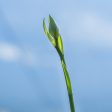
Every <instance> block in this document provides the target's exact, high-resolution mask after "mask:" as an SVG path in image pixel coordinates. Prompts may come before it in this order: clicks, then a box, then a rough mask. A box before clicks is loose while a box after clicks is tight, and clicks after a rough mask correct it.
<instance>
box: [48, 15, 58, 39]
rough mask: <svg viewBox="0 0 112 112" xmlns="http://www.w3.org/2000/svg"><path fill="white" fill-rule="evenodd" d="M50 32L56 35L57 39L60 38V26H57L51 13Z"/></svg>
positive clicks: (53, 35)
mask: <svg viewBox="0 0 112 112" xmlns="http://www.w3.org/2000/svg"><path fill="white" fill-rule="evenodd" d="M49 33H50V34H51V35H52V37H54V38H55V39H56V38H58V36H59V30H58V27H57V26H56V23H55V21H54V20H53V18H52V17H51V16H50V15H49Z"/></svg>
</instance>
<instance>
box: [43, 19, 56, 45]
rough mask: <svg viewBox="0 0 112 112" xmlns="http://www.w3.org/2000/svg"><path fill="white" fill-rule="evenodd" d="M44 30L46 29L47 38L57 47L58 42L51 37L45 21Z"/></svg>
mask: <svg viewBox="0 0 112 112" xmlns="http://www.w3.org/2000/svg"><path fill="white" fill-rule="evenodd" d="M43 28H44V32H45V34H46V36H47V37H48V39H49V40H50V42H51V43H52V45H53V46H54V47H55V46H56V42H55V40H54V38H53V37H52V36H51V35H50V33H49V31H48V29H47V27H46V24H45V19H44V20H43Z"/></svg>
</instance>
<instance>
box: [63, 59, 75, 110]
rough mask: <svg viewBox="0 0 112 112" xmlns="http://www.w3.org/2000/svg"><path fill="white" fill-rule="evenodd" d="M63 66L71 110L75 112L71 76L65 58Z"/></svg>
mask: <svg viewBox="0 0 112 112" xmlns="http://www.w3.org/2000/svg"><path fill="white" fill-rule="evenodd" d="M61 65H62V68H63V72H64V76H65V81H66V86H67V91H68V97H69V103H70V109H71V112H75V107H74V100H73V94H72V86H71V82H70V77H69V74H68V71H67V67H66V64H65V60H64V58H63V59H62V60H61Z"/></svg>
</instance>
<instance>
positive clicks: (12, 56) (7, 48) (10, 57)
mask: <svg viewBox="0 0 112 112" xmlns="http://www.w3.org/2000/svg"><path fill="white" fill-rule="evenodd" d="M20 55H21V51H20V50H19V49H18V48H17V47H15V46H12V45H10V44H7V43H4V42H1V43H0V59H2V60H5V61H16V60H19V58H20Z"/></svg>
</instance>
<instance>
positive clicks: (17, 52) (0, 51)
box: [0, 42, 36, 66]
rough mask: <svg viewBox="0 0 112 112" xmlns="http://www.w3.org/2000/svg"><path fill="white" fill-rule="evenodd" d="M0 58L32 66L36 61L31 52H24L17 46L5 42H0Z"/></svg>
mask: <svg viewBox="0 0 112 112" xmlns="http://www.w3.org/2000/svg"><path fill="white" fill-rule="evenodd" d="M0 60H3V61H6V62H19V63H22V64H25V65H28V66H33V65H35V63H36V58H35V57H34V55H33V53H31V52H25V51H23V50H22V49H20V48H19V47H17V46H15V45H12V44H9V43H6V42H1V43H0Z"/></svg>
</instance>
